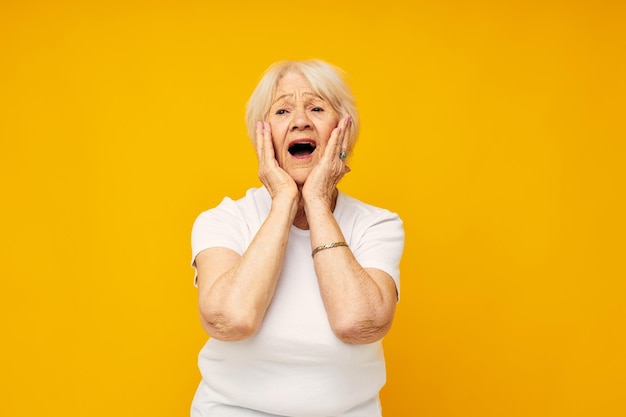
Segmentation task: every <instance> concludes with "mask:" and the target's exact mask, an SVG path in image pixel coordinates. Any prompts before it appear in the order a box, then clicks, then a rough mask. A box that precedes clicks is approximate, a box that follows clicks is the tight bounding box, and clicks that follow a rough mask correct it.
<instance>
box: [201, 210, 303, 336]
mask: <svg viewBox="0 0 626 417" xmlns="http://www.w3.org/2000/svg"><path fill="white" fill-rule="evenodd" d="M294 207H295V205H294V203H293V201H290V200H289V199H281V198H277V199H274V200H273V201H272V208H271V210H270V213H269V215H268V217H267V218H266V220H265V221H264V223H263V224H262V226H261V228H260V229H259V231H258V232H257V234H256V236H255V237H254V239H253V240H252V242H251V243H250V245H249V247H248V248H247V249H246V251H245V252H244V253H243V255H242V256H241V257H238V258H237V259H236V261H235V262H233V263H232V264H231V265H229V267H228V268H227V269H226V270H225V271H223V272H222V273H220V274H219V275H218V276H216V277H215V278H214V279H210V278H209V279H208V280H207V283H206V285H204V283H201V282H199V288H200V294H199V296H200V312H201V316H202V319H203V322H204V323H203V324H204V327H205V328H206V329H207V331H208V332H209V334H210V335H211V336H213V337H216V338H218V339H221V340H240V339H244V338H246V337H249V336H251V335H252V334H254V333H255V332H256V331H257V330H258V328H259V326H260V325H261V322H262V320H263V317H264V316H265V312H266V311H267V308H268V306H269V304H270V302H271V300H272V297H273V295H274V290H275V288H276V283H277V281H278V276H279V275H280V271H281V268H282V264H283V260H284V256H285V250H286V246H287V241H288V238H289V230H290V227H291V224H292V222H293V217H294V216H295V209H294ZM215 265H217V262H212V263H211V265H209V267H211V266H213V267H214V268H215ZM213 271H214V269H213Z"/></svg>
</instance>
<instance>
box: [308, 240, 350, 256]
mask: <svg viewBox="0 0 626 417" xmlns="http://www.w3.org/2000/svg"><path fill="white" fill-rule="evenodd" d="M339 246H348V244H347V243H346V242H334V243H327V244H325V245H322V246H318V247H317V248H315V249H313V252H311V256H312V257H313V256H315V254H316V253H317V252H319V251H321V250H325V249H330V248H336V247H339Z"/></svg>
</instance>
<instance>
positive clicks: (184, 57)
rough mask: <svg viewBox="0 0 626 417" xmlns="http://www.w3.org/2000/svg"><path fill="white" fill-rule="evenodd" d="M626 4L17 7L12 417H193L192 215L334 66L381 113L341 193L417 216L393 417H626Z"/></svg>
mask: <svg viewBox="0 0 626 417" xmlns="http://www.w3.org/2000/svg"><path fill="white" fill-rule="evenodd" d="M625 4H626V3H624V2H622V1H610V0H602V1H565V0H563V1H521V0H520V1H497V0H484V1H467V2H462V1H415V2H409V1H406V2H402V1H397V0H389V1H384V2H376V3H374V2H372V3H370V2H360V1H354V2H337V4H336V2H334V1H326V0H320V1H317V2H284V1H264V2H261V1H240V2H236V1H233V2H227V1H189V0H179V1H171V2H163V1H135V2H132V1H131V2H127V1H120V0H118V1H92V2H68V1H49V2H44V1H41V2H34V1H7V0H3V1H2V2H1V3H0V61H1V65H0V139H1V147H0V178H1V180H0V181H1V183H0V185H1V190H0V191H1V194H0V195H1V216H0V233H1V246H0V259H1V264H0V276H1V287H0V298H1V299H0V324H1V326H0V332H1V333H0V334H1V337H2V343H1V348H0V415H1V416H3V417H4V416H6V417H14V416H16V417H17V416H29V417H30V416H36V415H45V416H70V417H71V416H91V417H96V416H133V417H135V416H152V417H166V416H168V417H169V416H171V417H173V416H185V415H188V410H189V403H190V401H191V398H192V396H193V393H194V390H195V387H196V385H197V383H198V381H199V373H198V371H197V368H196V355H197V353H198V351H199V349H200V348H201V346H202V344H203V343H204V341H205V339H206V336H205V335H204V333H203V331H202V330H201V328H200V325H199V322H198V318H197V308H196V290H195V288H194V287H193V286H192V270H191V268H190V266H189V260H190V259H189V257H190V248H189V233H190V228H191V224H192V222H193V220H194V219H195V217H196V215H197V214H198V213H200V212H201V211H203V210H205V209H207V208H210V207H212V206H214V205H216V204H217V203H218V202H219V201H220V200H221V198H222V197H223V196H224V195H230V196H232V197H239V196H242V195H243V193H244V191H245V190H246V189H247V188H248V187H251V186H255V185H257V184H258V180H257V178H256V162H255V156H254V152H253V149H252V147H251V146H250V144H249V143H248V139H247V137H246V132H245V127H244V123H243V112H244V105H245V102H246V100H247V98H248V95H249V94H250V93H251V91H252V89H253V87H254V85H255V84H256V82H257V80H258V77H259V75H260V74H261V72H262V71H263V70H264V69H265V68H266V67H267V66H268V65H269V64H271V63H272V62H274V61H276V60H278V59H283V58H310V57H318V58H322V59H325V60H328V61H330V62H332V63H334V64H336V65H338V66H340V67H342V68H344V69H345V70H346V71H347V72H348V73H349V74H350V76H351V81H352V84H353V88H354V92H355V94H356V96H357V99H358V104H359V108H360V111H361V116H362V120H363V127H362V134H361V137H360V141H359V143H358V144H357V148H356V154H355V156H354V158H353V160H352V162H351V164H352V172H351V173H350V174H349V175H348V176H347V177H346V178H345V179H344V181H343V182H342V184H341V188H342V189H343V190H344V191H345V192H347V193H349V194H352V195H354V196H355V197H358V198H360V199H362V200H364V201H367V202H370V203H372V204H375V205H380V206H384V207H387V208H389V209H391V210H394V211H397V212H398V213H400V215H401V216H402V218H403V220H404V221H405V226H406V233H407V240H406V252H405V256H404V259H403V262H402V300H401V302H400V305H399V309H398V314H397V318H396V322H395V324H394V327H393V329H392V331H391V333H390V334H389V335H388V336H387V337H386V339H385V348H386V354H387V362H388V371H389V372H388V384H387V386H386V387H385V388H384V390H383V392H382V401H383V407H384V410H385V416H386V417H401V416H424V417H435V416H445V417H453V416H460V417H461V416H462V417H470V416H480V417H483V416H488V417H491V416H493V417H496V416H498V417H502V416H507V417H512V416H525V417H526V416H533V417H543V416H551V417H552V416H558V417H561V416H563V417H575V416H588V417H598V416H606V417H608V416H624V415H626V335H625V331H626V282H625V278H624V277H625V276H626V266H625V260H624V258H625V245H624V236H625V235H626V227H625V222H624V212H625V207H624V197H623V194H624V183H623V180H624V177H625V174H624V168H623V166H624V160H625V159H626V158H625V157H626V152H625V145H624V140H625V138H626V135H625V133H626V128H625V120H624V119H625V118H624V113H625V107H626V99H625V97H626V82H625V74H626V65H625V62H626V58H625V53H626V35H625V34H626V31H625V30H624V28H625V27H626V19H625V18H626V7H625Z"/></svg>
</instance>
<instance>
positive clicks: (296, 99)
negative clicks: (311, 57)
mask: <svg viewBox="0 0 626 417" xmlns="http://www.w3.org/2000/svg"><path fill="white" fill-rule="evenodd" d="M339 118H340V117H339V114H337V112H336V111H335V110H334V109H333V108H332V107H331V105H330V103H328V102H327V101H326V100H324V99H323V98H322V97H320V96H319V95H318V94H316V93H315V92H314V91H313V89H312V88H311V84H310V83H309V82H308V81H307V79H306V78H304V76H303V75H302V74H300V73H297V72H291V73H288V74H286V75H285V76H284V77H283V78H281V80H280V81H279V82H278V85H277V87H276V93H275V94H274V97H273V98H272V105H271V107H270V111H269V115H268V121H269V123H270V125H271V127H272V137H273V140H274V151H275V153H276V160H277V161H278V164H279V165H280V166H281V168H283V169H284V170H285V171H287V173H288V174H289V175H290V176H291V177H292V178H293V179H294V181H295V182H296V184H298V185H300V186H301V185H303V184H304V181H306V179H307V177H308V176H309V173H310V172H311V169H312V168H313V167H314V166H315V165H316V164H317V162H318V161H319V159H320V158H321V155H323V153H324V149H325V148H326V144H327V143H328V138H329V137H330V134H331V132H332V131H333V129H334V128H335V127H337V125H338V123H339Z"/></svg>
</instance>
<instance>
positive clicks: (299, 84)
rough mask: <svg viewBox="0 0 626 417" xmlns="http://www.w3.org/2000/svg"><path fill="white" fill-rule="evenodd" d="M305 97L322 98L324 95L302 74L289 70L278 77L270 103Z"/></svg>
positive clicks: (303, 98) (298, 99)
mask: <svg viewBox="0 0 626 417" xmlns="http://www.w3.org/2000/svg"><path fill="white" fill-rule="evenodd" d="M306 99H320V100H324V97H323V96H322V95H321V94H320V93H319V91H317V89H316V88H314V87H313V86H312V85H311V82H310V81H309V80H308V79H307V78H306V77H305V76H304V74H302V73H300V72H294V71H291V72H287V73H286V74H284V75H283V76H282V77H280V78H279V79H278V82H277V83H276V87H275V88H274V93H273V96H272V103H275V102H277V101H281V100H297V101H300V100H306Z"/></svg>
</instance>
